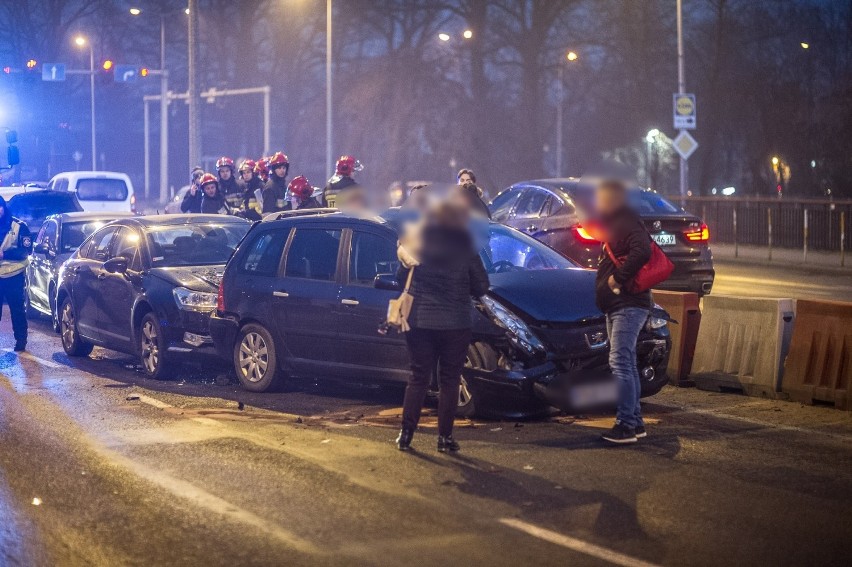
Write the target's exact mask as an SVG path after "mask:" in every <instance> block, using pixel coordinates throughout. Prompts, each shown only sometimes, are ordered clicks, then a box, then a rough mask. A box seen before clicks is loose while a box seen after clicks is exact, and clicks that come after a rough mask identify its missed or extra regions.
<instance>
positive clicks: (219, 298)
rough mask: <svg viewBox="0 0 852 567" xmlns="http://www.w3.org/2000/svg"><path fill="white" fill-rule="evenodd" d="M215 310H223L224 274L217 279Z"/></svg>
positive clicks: (220, 311) (222, 311) (221, 311)
mask: <svg viewBox="0 0 852 567" xmlns="http://www.w3.org/2000/svg"><path fill="white" fill-rule="evenodd" d="M216 311H218V312H219V313H224V312H225V276H222V279H221V280H219V292H218V293H217V294H216Z"/></svg>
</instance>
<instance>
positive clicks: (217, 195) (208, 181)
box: [199, 173, 231, 215]
mask: <svg viewBox="0 0 852 567" xmlns="http://www.w3.org/2000/svg"><path fill="white" fill-rule="evenodd" d="M199 184H200V185H201V191H202V196H201V212H202V213H204V214H206V215H216V214H221V215H228V214H231V208H230V207H229V206H228V202H227V201H226V200H225V196H224V195H223V194H222V192H221V191H219V181H218V180H217V179H216V177H215V176H213V175H212V174H210V173H205V174H204V177H202V178H201V181H200V182H199Z"/></svg>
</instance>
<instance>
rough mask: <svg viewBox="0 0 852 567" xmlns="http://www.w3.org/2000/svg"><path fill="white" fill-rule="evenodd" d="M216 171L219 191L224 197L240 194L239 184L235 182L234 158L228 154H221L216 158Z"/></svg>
mask: <svg viewBox="0 0 852 567" xmlns="http://www.w3.org/2000/svg"><path fill="white" fill-rule="evenodd" d="M216 173H217V175H218V176H219V192H220V193H222V195H224V196H225V197H230V196H231V195H239V194H240V185H239V183H237V177H236V172H235V171H234V160H232V159H231V158H229V157H228V156H222V157H220V158H219V159H218V160H216Z"/></svg>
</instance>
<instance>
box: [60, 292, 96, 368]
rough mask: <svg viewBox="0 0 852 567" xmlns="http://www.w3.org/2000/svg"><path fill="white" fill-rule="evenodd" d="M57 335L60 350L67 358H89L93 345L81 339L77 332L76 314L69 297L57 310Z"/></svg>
mask: <svg viewBox="0 0 852 567" xmlns="http://www.w3.org/2000/svg"><path fill="white" fill-rule="evenodd" d="M59 334H60V337H61V338H62V348H63V349H64V350H65V354H67V355H68V356H89V355H90V354H91V353H92V349H93V348H95V345H93V344H92V343H90V342H88V341H86V340H85V339H84V338H83V337H81V336H80V332H79V331H78V330H77V312H76V311H75V310H74V304H73V303H72V302H71V298H70V297H66V298H65V299H64V300H63V301H62V306H61V307H60V308H59Z"/></svg>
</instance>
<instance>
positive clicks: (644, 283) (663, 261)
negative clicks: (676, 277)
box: [604, 234, 674, 293]
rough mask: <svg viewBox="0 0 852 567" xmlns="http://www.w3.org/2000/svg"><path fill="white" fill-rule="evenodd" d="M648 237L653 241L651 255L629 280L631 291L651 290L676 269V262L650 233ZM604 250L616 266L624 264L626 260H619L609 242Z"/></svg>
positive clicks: (628, 285) (629, 290) (628, 286)
mask: <svg viewBox="0 0 852 567" xmlns="http://www.w3.org/2000/svg"><path fill="white" fill-rule="evenodd" d="M648 239H649V240H650V241H651V257H650V258H649V259H648V261H647V262H645V265H644V266H642V267H641V268H639V271H638V272H636V275H635V276H634V277H633V279H632V280H630V281H629V282H627V285H626V287H627V291H628V292H630V293H641V292H643V291H646V290H649V289H651V288H652V287H654V286H656V285H659V284H661V283H663V282H664V281H666V280H667V279H669V276H670V275H672V272H673V271H674V264H672V261H671V260H669V257H668V256H666V253H665V252H663V249H662V248H660V246H659V245H658V244H657V243H656V242H654V239H653V238H651V235H650V234H649V235H648ZM604 250H606V253H607V254H608V255H609V258H610V260H612V263H613V264H615V267H616V268H620V267H621V266H622V265H623V264H624V262H619V261H618V259H617V258H616V257H615V254H613V253H612V250H610V248H609V244H604Z"/></svg>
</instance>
